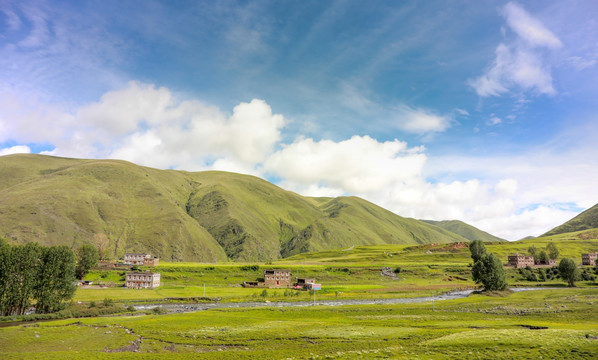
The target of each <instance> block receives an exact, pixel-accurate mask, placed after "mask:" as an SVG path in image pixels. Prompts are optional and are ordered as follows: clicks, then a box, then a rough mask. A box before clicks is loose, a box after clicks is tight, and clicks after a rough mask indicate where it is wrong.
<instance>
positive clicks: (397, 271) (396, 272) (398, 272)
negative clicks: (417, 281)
mask: <svg viewBox="0 0 598 360" xmlns="http://www.w3.org/2000/svg"><path fill="white" fill-rule="evenodd" d="M393 272H394V273H395V274H400V273H401V267H400V266H397V267H396V268H395V269H394V270H393Z"/></svg>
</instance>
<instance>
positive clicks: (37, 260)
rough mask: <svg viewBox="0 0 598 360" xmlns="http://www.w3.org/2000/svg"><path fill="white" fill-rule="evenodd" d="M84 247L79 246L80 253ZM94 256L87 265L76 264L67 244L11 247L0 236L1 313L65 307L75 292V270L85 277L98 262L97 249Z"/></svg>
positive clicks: (39, 311)
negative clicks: (33, 308) (32, 307)
mask: <svg viewBox="0 0 598 360" xmlns="http://www.w3.org/2000/svg"><path fill="white" fill-rule="evenodd" d="M85 247H87V245H84V246H82V247H81V248H79V251H78V253H81V250H82V249H83V248H85ZM91 248H93V247H91ZM93 249H94V250H95V248H93ZM88 251H89V250H84V251H83V252H88ZM91 257H92V256H88V257H87V259H86V261H87V262H86V263H85V264H83V261H79V262H78V263H77V262H76V261H75V254H74V253H73V251H72V250H71V249H70V248H68V247H67V246H52V247H44V246H41V245H39V244H37V243H28V244H26V245H16V246H11V245H9V244H8V243H7V242H6V241H4V240H3V239H2V238H0V314H1V315H2V316H7V315H23V314H24V313H25V311H26V310H27V309H28V308H29V307H31V306H32V304H35V312H36V313H40V314H42V313H50V312H54V311H58V310H60V309H62V308H63V307H64V301H67V300H70V299H71V298H72V297H73V295H74V294H75V289H76V286H75V279H76V277H75V274H76V271H77V275H79V276H80V277H81V278H82V277H83V276H85V273H87V271H88V270H89V269H90V268H91V267H92V266H95V263H97V251H96V255H95V262H94V261H93V260H90V258H91Z"/></svg>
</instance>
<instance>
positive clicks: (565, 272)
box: [559, 258, 579, 286]
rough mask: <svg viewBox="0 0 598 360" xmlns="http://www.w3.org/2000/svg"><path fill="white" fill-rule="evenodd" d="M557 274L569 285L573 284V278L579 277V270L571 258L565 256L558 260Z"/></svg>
mask: <svg viewBox="0 0 598 360" xmlns="http://www.w3.org/2000/svg"><path fill="white" fill-rule="evenodd" d="M559 275H560V276H561V278H562V279H563V280H565V281H567V282H568V283H569V286H575V280H577V279H578V278H579V270H578V269H577V265H575V262H573V260H571V259H567V258H565V259H563V260H561V262H559Z"/></svg>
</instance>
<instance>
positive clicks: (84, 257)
mask: <svg viewBox="0 0 598 360" xmlns="http://www.w3.org/2000/svg"><path fill="white" fill-rule="evenodd" d="M97 263H98V250H97V249H96V248H95V247H94V246H93V245H89V244H85V245H83V246H81V247H80V248H78V249H77V268H76V270H75V274H76V276H77V278H79V279H83V278H84V277H85V275H87V273H88V272H89V270H91V268H93V267H94V266H96V265H97Z"/></svg>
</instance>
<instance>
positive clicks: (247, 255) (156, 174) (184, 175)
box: [0, 154, 466, 262]
mask: <svg viewBox="0 0 598 360" xmlns="http://www.w3.org/2000/svg"><path fill="white" fill-rule="evenodd" d="M104 235H105V236H106V237H107V238H108V239H109V246H108V256H109V257H112V258H117V257H121V256H122V255H123V254H124V253H125V251H135V252H142V251H143V252H145V251H147V252H151V253H152V254H156V255H158V256H160V257H161V258H164V259H166V260H169V261H205V262H218V261H226V260H234V261H269V260H273V259H278V258H281V257H287V256H291V255H294V254H298V253H303V252H307V251H320V250H326V249H334V248H340V247H344V246H352V245H375V244H425V243H446V242H455V241H466V240H465V239H464V238H463V237H461V236H458V235H456V234H454V233H451V232H448V231H445V230H442V229H440V228H438V227H435V226H432V225H429V224H426V223H423V222H420V221H417V220H414V219H406V218H402V217H400V216H398V215H396V214H394V213H392V212H390V211H387V210H384V209H382V208H380V207H379V206H376V205H374V204H372V203H370V202H367V201H365V200H363V199H359V198H355V197H340V198H309V197H302V196H300V195H298V194H295V193H293V192H289V191H285V190H283V189H281V188H279V187H277V186H275V185H273V184H271V183H269V182H267V181H265V180H262V179H259V178H256V177H253V176H247V175H240V174H234V173H226V172H218V171H208V172H197V173H191V172H185V171H174V170H157V169H152V168H147V167H142V166H138V165H135V164H132V163H129V162H125V161H118V160H81V159H66V158H57V157H50V156H42V155H32V154H28V155H8V156H3V157H0V236H4V237H6V238H8V239H10V240H11V241H13V242H15V243H25V242H29V241H38V242H40V243H42V244H46V245H55V244H66V245H69V246H71V247H77V246H79V245H81V244H83V243H90V242H93V241H94V238H97V237H102V236H104Z"/></svg>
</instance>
